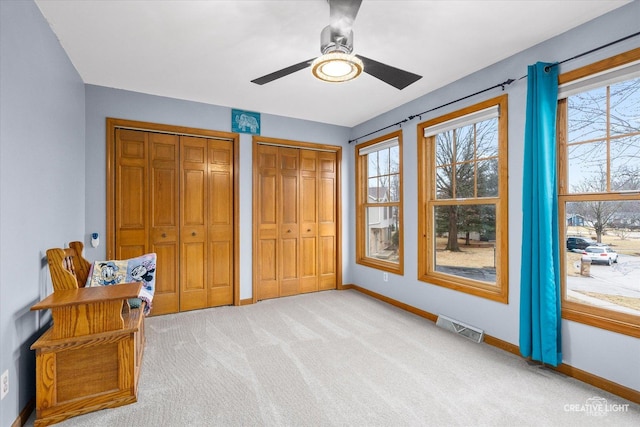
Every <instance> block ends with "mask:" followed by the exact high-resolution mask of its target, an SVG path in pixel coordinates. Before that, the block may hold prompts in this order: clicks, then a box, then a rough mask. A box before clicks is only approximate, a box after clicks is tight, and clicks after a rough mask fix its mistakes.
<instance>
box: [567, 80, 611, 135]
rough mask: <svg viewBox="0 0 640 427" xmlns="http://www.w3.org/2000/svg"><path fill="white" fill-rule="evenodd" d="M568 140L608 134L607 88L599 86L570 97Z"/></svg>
mask: <svg viewBox="0 0 640 427" xmlns="http://www.w3.org/2000/svg"><path fill="white" fill-rule="evenodd" d="M567 118H568V120H567V127H568V142H569V143H571V142H578V141H588V140H592V139H600V138H604V137H606V136H607V89H606V87H602V88H597V89H593V90H590V91H588V92H582V93H579V94H576V95H573V96H570V97H569V98H568V110H567Z"/></svg>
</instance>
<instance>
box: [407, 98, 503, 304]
mask: <svg viewBox="0 0 640 427" xmlns="http://www.w3.org/2000/svg"><path fill="white" fill-rule="evenodd" d="M418 135H419V145H418V162H419V168H418V186H419V188H418V197H419V201H418V202H419V214H418V232H419V245H418V256H419V258H418V278H419V280H422V281H425V282H429V283H433V284H436V285H440V286H445V287H448V288H451V289H455V290H458V291H462V292H467V293H469V294H472V295H477V296H481V297H484V298H488V299H492V300H495V301H500V302H503V303H507V301H508V289H509V287H508V249H507V248H508V236H507V209H508V206H507V96H506V95H503V96H500V97H498V98H494V99H491V100H488V101H485V102H482V103H479V104H476V105H473V106H471V107H468V108H465V109H462V110H460V111H456V112H454V113H451V114H447V115H445V116H442V117H438V118H436V119H433V120H429V121H427V122H425V123H421V124H420V125H418Z"/></svg>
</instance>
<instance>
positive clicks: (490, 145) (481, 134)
mask: <svg viewBox="0 0 640 427" xmlns="http://www.w3.org/2000/svg"><path fill="white" fill-rule="evenodd" d="M476 145H477V148H476V158H478V159H483V158H487V157H495V156H497V155H498V119H497V118H496V119H491V120H485V121H484V122H479V123H476Z"/></svg>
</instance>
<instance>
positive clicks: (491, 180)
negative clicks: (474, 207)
mask: <svg viewBox="0 0 640 427" xmlns="http://www.w3.org/2000/svg"><path fill="white" fill-rule="evenodd" d="M477 185H478V197H497V196H498V159H490V160H484V161H481V162H478V184H477Z"/></svg>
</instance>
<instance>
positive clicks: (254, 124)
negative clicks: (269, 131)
mask: <svg viewBox="0 0 640 427" xmlns="http://www.w3.org/2000/svg"><path fill="white" fill-rule="evenodd" d="M231 131H232V132H242V133H250V134H253V135H260V113H254V112H253V111H244V110H236V109H235V108H234V109H232V110H231Z"/></svg>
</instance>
